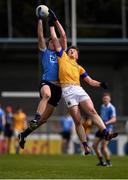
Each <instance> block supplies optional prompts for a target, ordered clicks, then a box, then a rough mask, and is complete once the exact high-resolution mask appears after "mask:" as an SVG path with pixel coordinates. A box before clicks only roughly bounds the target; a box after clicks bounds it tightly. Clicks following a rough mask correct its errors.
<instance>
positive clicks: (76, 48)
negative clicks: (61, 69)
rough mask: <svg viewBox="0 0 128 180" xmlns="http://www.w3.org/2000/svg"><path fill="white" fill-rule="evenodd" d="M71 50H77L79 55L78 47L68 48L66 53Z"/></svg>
mask: <svg viewBox="0 0 128 180" xmlns="http://www.w3.org/2000/svg"><path fill="white" fill-rule="evenodd" d="M70 49H75V50H76V51H77V52H78V54H79V49H78V47H76V46H70V47H69V48H67V50H66V52H67V53H68V51H69V50H70Z"/></svg>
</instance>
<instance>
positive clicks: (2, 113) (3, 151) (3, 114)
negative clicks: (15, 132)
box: [0, 104, 5, 153]
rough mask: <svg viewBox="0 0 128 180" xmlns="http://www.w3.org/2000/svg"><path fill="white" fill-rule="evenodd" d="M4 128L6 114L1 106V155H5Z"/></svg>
mask: <svg viewBox="0 0 128 180" xmlns="http://www.w3.org/2000/svg"><path fill="white" fill-rule="evenodd" d="M4 126H5V112H4V110H3V109H2V107H1V104H0V153H5V141H4V137H3V132H4Z"/></svg>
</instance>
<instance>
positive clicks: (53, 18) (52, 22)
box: [48, 9, 57, 26]
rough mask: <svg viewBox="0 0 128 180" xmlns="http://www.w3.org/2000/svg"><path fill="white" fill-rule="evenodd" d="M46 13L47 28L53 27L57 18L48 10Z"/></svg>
mask: <svg viewBox="0 0 128 180" xmlns="http://www.w3.org/2000/svg"><path fill="white" fill-rule="evenodd" d="M48 11H49V20H48V24H49V26H54V22H55V21H57V17H56V15H55V13H54V12H53V11H52V10H51V9H49V10H48Z"/></svg>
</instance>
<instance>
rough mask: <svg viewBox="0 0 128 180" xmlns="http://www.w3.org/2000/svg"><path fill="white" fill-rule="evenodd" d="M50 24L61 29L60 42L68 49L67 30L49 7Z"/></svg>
mask: <svg viewBox="0 0 128 180" xmlns="http://www.w3.org/2000/svg"><path fill="white" fill-rule="evenodd" d="M49 24H52V25H56V27H57V30H58V31H59V34H60V44H61V46H62V48H63V49H64V50H66V49H67V36H66V33H65V30H64V28H63V27H62V25H61V24H60V22H59V20H58V19H57V17H56V15H55V13H54V12H53V11H52V10H51V9H49Z"/></svg>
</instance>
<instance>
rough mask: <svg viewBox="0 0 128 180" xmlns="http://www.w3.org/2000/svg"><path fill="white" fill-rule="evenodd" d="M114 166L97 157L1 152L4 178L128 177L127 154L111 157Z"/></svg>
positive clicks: (1, 167) (0, 164)
mask: <svg viewBox="0 0 128 180" xmlns="http://www.w3.org/2000/svg"><path fill="white" fill-rule="evenodd" d="M112 162H113V166H112V167H98V166H96V163H97V159H96V156H90V155H89V156H82V155H71V156H68V155H67V156H64V155H56V156H55V155H53V156H52V155H0V178H1V179H5V178H6V179H7V178H11V179H34V178H35V179H128V156H125V157H117V156H112Z"/></svg>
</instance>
